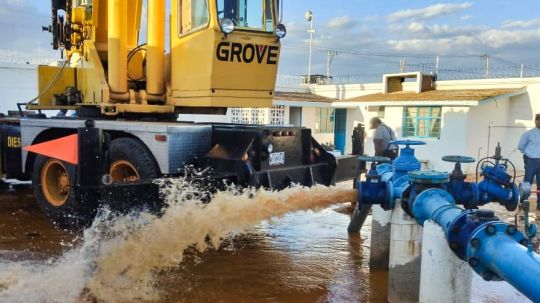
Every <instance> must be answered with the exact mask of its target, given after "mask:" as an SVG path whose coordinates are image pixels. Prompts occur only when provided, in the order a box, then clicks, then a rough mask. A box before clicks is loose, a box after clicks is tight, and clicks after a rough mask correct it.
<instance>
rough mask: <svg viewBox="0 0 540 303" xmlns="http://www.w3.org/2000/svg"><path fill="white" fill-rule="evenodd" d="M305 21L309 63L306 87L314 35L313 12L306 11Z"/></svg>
mask: <svg viewBox="0 0 540 303" xmlns="http://www.w3.org/2000/svg"><path fill="white" fill-rule="evenodd" d="M305 17H306V20H307V22H309V29H308V31H307V32H308V34H309V62H308V76H307V83H308V85H310V84H311V54H312V47H313V35H314V34H315V30H314V29H313V12H312V11H310V10H309V11H307V12H306V16H305Z"/></svg>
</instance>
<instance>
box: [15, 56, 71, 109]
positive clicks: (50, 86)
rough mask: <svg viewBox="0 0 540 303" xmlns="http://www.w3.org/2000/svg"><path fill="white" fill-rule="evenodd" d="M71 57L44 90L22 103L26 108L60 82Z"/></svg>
mask: <svg viewBox="0 0 540 303" xmlns="http://www.w3.org/2000/svg"><path fill="white" fill-rule="evenodd" d="M70 58H71V57H69V58H67V59H66V61H65V62H64V64H63V65H62V67H61V69H60V70H59V71H58V72H57V73H56V75H55V77H54V78H53V80H51V82H49V84H48V85H47V87H45V89H44V90H43V91H41V93H39V95H37V96H36V97H35V98H33V99H31V100H30V101H27V102H23V103H24V104H25V106H28V105H32V104H34V102H35V101H36V100H38V99H39V98H41V97H43V95H45V94H46V93H47V92H48V91H49V90H50V89H51V88H52V87H53V86H54V85H56V83H58V81H59V80H60V77H62V75H63V74H64V71H65V70H66V67H67V66H68V65H69V59H70ZM80 60H81V59H80V58H79V60H77V62H75V64H77V63H78V62H79V61H80Z"/></svg>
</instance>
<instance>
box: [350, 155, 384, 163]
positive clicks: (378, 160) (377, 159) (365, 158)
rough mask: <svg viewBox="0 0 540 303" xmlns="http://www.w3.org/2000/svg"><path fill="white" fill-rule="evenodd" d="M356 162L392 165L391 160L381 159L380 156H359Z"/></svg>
mask: <svg viewBox="0 0 540 303" xmlns="http://www.w3.org/2000/svg"><path fill="white" fill-rule="evenodd" d="M358 160H360V161H364V162H376V163H392V160H391V159H390V158H387V157H381V156H373V157H371V156H360V157H358Z"/></svg>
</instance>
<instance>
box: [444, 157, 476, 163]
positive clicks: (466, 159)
mask: <svg viewBox="0 0 540 303" xmlns="http://www.w3.org/2000/svg"><path fill="white" fill-rule="evenodd" d="M442 160H443V161H446V162H452V163H474V162H475V161H476V159H474V158H473V157H469V156H456V155H449V156H444V157H442Z"/></svg>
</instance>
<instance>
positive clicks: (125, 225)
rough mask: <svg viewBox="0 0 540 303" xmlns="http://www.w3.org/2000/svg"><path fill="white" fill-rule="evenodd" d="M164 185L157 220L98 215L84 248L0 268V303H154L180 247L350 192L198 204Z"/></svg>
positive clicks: (214, 244) (239, 196)
mask: <svg viewBox="0 0 540 303" xmlns="http://www.w3.org/2000/svg"><path fill="white" fill-rule="evenodd" d="M162 186H163V187H164V189H163V190H164V192H165V193H166V202H167V204H168V206H167V208H166V211H165V212H164V213H163V215H162V216H160V217H157V216H154V215H151V214H146V213H143V214H136V215H135V214H132V215H128V216H121V217H114V216H112V215H111V214H110V213H107V212H104V213H103V214H102V215H101V216H100V217H99V218H98V219H97V220H96V221H95V222H94V224H93V225H92V226H91V227H90V228H89V229H87V230H86V231H85V232H84V240H83V241H82V244H81V245H80V246H79V247H78V248H77V249H74V250H72V251H70V252H67V253H66V254H65V255H64V256H62V257H61V258H59V259H57V260H53V261H49V262H46V263H29V262H19V263H17V262H12V263H7V264H2V263H0V268H1V269H3V270H2V272H1V273H0V301H2V302H60V303H62V302H76V301H78V300H82V298H83V297H90V298H96V299H97V300H98V301H100V302H101V301H102V302H133V301H153V300H158V299H159V292H158V290H157V289H156V287H155V285H154V281H155V278H156V275H157V274H159V273H160V272H161V273H162V272H164V271H167V270H168V269H171V268H175V267H177V266H179V264H180V263H181V262H182V260H183V257H184V251H185V250H186V249H188V248H194V249H196V250H198V251H204V250H206V249H208V248H218V247H219V245H220V243H221V241H222V240H224V239H226V238H227V236H229V235H231V234H234V233H239V232H242V231H243V230H245V229H246V228H248V227H250V226H252V225H255V224H257V223H259V222H260V221H263V220H268V219H272V218H277V217H281V216H283V215H284V214H286V213H288V212H292V211H300V210H318V209H321V208H324V207H327V206H329V205H331V204H334V203H340V202H350V201H352V200H353V199H354V198H355V191H354V190H351V189H339V188H329V187H325V186H315V187H312V188H303V187H296V188H289V189H285V190H283V191H281V192H270V191H264V190H248V191H244V192H242V193H239V192H237V191H234V190H232V189H231V190H227V191H222V192H218V193H217V194H215V195H214V196H213V198H212V202H211V203H209V204H204V203H202V202H201V201H200V200H199V199H197V198H196V197H198V196H200V195H198V193H199V189H198V188H196V187H193V186H190V185H189V183H187V182H185V181H183V180H178V181H176V182H173V183H167V184H166V185H165V184H163V185H162ZM4 268H5V269H4Z"/></svg>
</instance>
